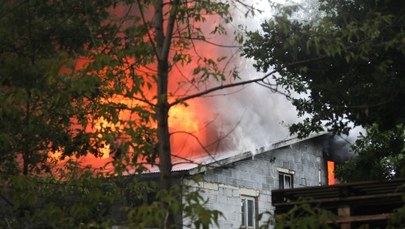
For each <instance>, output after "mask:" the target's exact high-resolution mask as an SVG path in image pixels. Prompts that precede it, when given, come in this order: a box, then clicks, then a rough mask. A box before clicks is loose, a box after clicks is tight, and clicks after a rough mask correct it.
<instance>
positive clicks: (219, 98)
mask: <svg viewBox="0 0 405 229" xmlns="http://www.w3.org/2000/svg"><path fill="white" fill-rule="evenodd" d="M253 5H254V6H255V7H257V8H258V9H261V10H263V12H262V14H261V15H257V16H255V17H254V18H247V19H246V18H245V17H244V16H243V15H242V14H241V15H240V16H239V17H238V16H237V15H236V16H235V17H234V18H235V19H236V21H235V23H240V24H244V25H246V26H247V28H248V29H249V30H256V29H259V28H260V24H261V23H263V21H264V19H265V18H268V17H270V16H271V15H272V9H271V7H270V3H269V2H267V1H257V2H256V3H253ZM234 12H235V14H237V13H238V10H237V9H236V10H234ZM240 12H242V11H240ZM240 12H239V13H240ZM220 43H224V41H223V40H222V41H220ZM229 43H232V40H229ZM220 52H223V50H221V51H220ZM229 54H230V55H231V52H229ZM232 64H233V65H235V66H237V67H238V70H239V73H240V74H239V75H240V77H241V80H248V79H253V78H259V77H262V76H263V73H259V72H256V70H255V69H254V68H253V62H252V61H251V60H246V59H243V58H238V57H236V58H233V63H232ZM215 95H216V96H214V97H212V98H204V99H203V100H204V102H203V103H204V104H206V105H207V106H206V107H207V108H209V109H211V111H210V112H211V114H212V117H211V119H209V118H208V119H207V120H209V121H212V123H211V127H215V130H216V131H217V133H216V134H214V135H215V136H219V138H220V140H219V141H218V142H215V143H217V145H216V146H218V148H216V149H217V151H218V150H219V151H238V152H241V151H247V150H252V151H253V150H254V149H256V148H258V147H262V146H268V145H270V144H272V143H274V142H277V141H280V140H284V139H286V138H288V137H289V136H290V135H289V132H288V125H289V124H292V123H293V122H296V121H298V118H297V112H296V110H295V108H294V106H293V105H292V104H291V102H290V101H288V100H287V99H286V98H285V96H283V95H281V94H277V93H274V92H271V91H270V89H268V88H265V87H263V86H260V85H258V84H250V85H246V86H243V87H237V88H231V89H226V90H222V91H220V92H218V93H216V94H215ZM210 129H211V128H210ZM211 132H212V131H211ZM208 134H209V133H208ZM211 140H212V141H215V140H214V139H211Z"/></svg>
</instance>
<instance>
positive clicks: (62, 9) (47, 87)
mask: <svg viewBox="0 0 405 229" xmlns="http://www.w3.org/2000/svg"><path fill="white" fill-rule="evenodd" d="M109 4H111V3H109V2H108V1H103V3H99V2H98V1H86V2H80V1H75V2H71V1H68V2H67V1H25V2H21V1H7V2H4V3H2V4H1V5H0V36H1V37H2V39H1V42H0V65H1V68H0V173H1V174H2V175H3V176H8V175H13V174H18V173H24V174H25V175H27V174H32V173H42V172H44V171H45V172H50V169H51V168H50V167H49V166H50V165H49V163H47V162H48V156H49V154H50V153H55V152H61V151H63V154H64V155H73V154H75V155H83V154H87V153H88V152H92V153H94V154H96V155H97V154H98V153H99V152H98V151H97V147H96V146H95V145H96V143H95V142H94V138H95V137H94V135H92V134H91V133H88V132H85V129H86V127H87V122H88V117H87V116H88V115H89V113H91V112H93V111H96V110H97V109H99V108H98V107H99V106H97V104H95V103H92V102H90V100H91V99H93V98H95V97H96V96H97V95H98V91H97V86H98V82H99V80H98V78H95V77H86V76H84V75H82V76H80V75H76V76H71V75H68V73H69V72H71V71H72V69H73V68H74V61H75V59H76V58H78V57H79V55H80V53H82V52H83V51H84V50H85V49H88V48H92V42H91V41H92V31H91V29H90V27H94V28H96V29H95V30H96V31H94V32H97V33H99V32H100V33H108V31H109V28H107V27H106V26H103V25H102V21H104V20H105V19H106V16H107V12H106V9H107V7H108V6H109ZM92 139H93V141H92ZM21 164H22V166H20V165H21Z"/></svg>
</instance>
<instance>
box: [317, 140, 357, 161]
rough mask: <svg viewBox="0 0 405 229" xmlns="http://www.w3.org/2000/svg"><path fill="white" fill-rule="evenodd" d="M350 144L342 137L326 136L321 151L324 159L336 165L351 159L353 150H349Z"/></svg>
mask: <svg viewBox="0 0 405 229" xmlns="http://www.w3.org/2000/svg"><path fill="white" fill-rule="evenodd" d="M350 145H351V142H350V141H349V140H348V139H347V138H344V137H342V136H337V135H331V134H330V135H328V136H326V137H325V139H324V142H323V151H324V153H325V156H326V159H328V160H332V161H334V162H336V163H342V162H344V161H347V160H349V159H351V158H353V155H354V154H353V150H352V149H351V148H350Z"/></svg>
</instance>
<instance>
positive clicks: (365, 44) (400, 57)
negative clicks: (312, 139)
mask: <svg viewBox="0 0 405 229" xmlns="http://www.w3.org/2000/svg"><path fill="white" fill-rule="evenodd" d="M295 10H296V8H294V7H292V8H291V7H287V8H282V9H281V11H280V13H279V14H278V15H276V16H275V17H274V18H273V19H272V20H269V21H267V22H265V23H263V24H262V30H263V31H261V32H259V31H257V32H251V33H249V40H248V41H247V42H246V43H245V47H244V52H245V54H244V55H245V56H247V57H251V58H253V59H254V60H255V67H256V69H257V70H259V71H263V72H267V71H269V70H272V69H276V70H277V71H278V73H279V74H278V75H275V76H274V79H275V82H276V83H277V84H278V85H280V86H282V87H283V88H284V89H286V90H287V91H288V92H298V93H302V94H305V96H303V97H301V98H291V100H292V103H293V104H294V105H295V106H296V108H297V110H298V112H299V116H304V117H305V118H304V119H303V121H302V122H300V123H297V124H294V125H292V126H291V127H290V130H291V132H292V133H298V134H299V135H300V136H306V135H308V134H309V133H310V132H312V131H319V130H322V129H323V127H324V126H325V127H326V128H327V129H328V130H331V131H334V132H337V133H340V132H343V133H347V132H348V130H349V129H350V123H351V122H352V123H354V125H362V126H369V125H371V124H373V123H378V125H379V127H380V128H381V129H382V130H387V129H390V128H393V127H395V126H396V125H397V124H402V123H404V122H405V119H404V111H405V107H404V106H403V101H404V97H405V90H404V89H405V77H404V68H403V66H402V64H403V63H404V62H405V61H404V54H405V30H404V27H405V17H404V13H403V12H404V10H405V4H404V3H403V2H402V1H391V0H375V1H335V0H322V1H321V4H320V7H319V15H320V18H319V19H317V20H313V21H311V20H298V19H294V18H295V17H292V15H293V12H295ZM306 114H309V115H310V117H307V116H305V115H306Z"/></svg>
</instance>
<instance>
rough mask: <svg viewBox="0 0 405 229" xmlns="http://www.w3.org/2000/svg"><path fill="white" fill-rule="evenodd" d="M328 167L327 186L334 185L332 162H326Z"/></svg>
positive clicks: (333, 166)
mask: <svg viewBox="0 0 405 229" xmlns="http://www.w3.org/2000/svg"><path fill="white" fill-rule="evenodd" d="M327 167H328V185H334V184H335V182H336V181H335V162H334V161H327Z"/></svg>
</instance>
